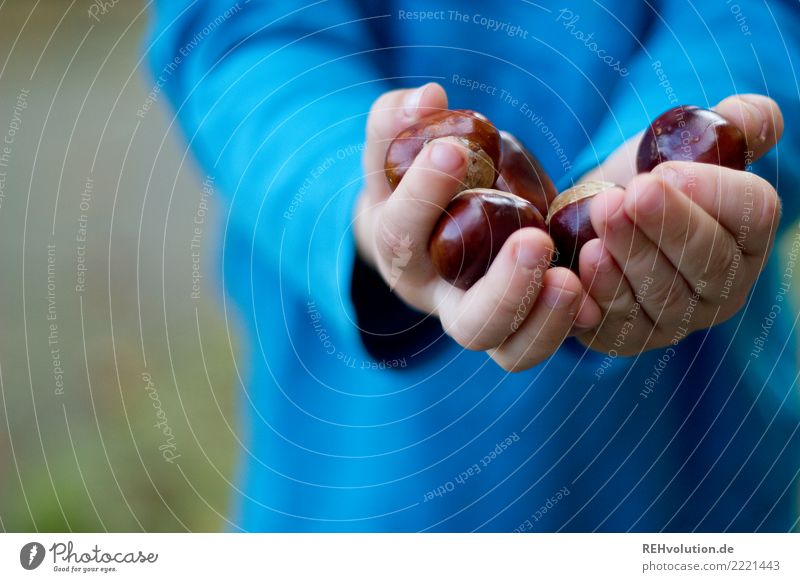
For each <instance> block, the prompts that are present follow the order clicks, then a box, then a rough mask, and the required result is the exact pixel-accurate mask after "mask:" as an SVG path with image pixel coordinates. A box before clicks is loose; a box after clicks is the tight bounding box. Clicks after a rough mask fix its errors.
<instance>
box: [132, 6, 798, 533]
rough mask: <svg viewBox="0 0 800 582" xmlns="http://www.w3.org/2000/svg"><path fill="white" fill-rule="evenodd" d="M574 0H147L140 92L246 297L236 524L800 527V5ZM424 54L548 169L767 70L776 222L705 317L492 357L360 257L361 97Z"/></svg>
mask: <svg viewBox="0 0 800 582" xmlns="http://www.w3.org/2000/svg"><path fill="white" fill-rule="evenodd" d="M572 4H573V7H572V8H570V9H568V10H565V9H563V7H562V6H561V5H558V4H555V5H550V4H549V3H547V2H545V1H544V0H543V1H542V3H541V4H537V3H533V2H527V1H525V2H523V1H522V0H512V1H508V2H492V3H486V2H477V1H461V2H452V1H449V0H441V1H439V2H437V3H435V4H432V3H426V2H422V1H420V0H403V1H402V2H394V1H387V2H367V1H366V0H328V1H325V0H322V1H319V2H313V3H312V2H311V1H310V0H309V3H306V2H295V1H283V2H280V3H278V2H268V1H266V0H249V1H246V0H239V2H238V3H236V2H234V0H206V1H202V0H201V1H191V0H156V2H155V11H154V14H153V27H152V32H151V35H150V37H149V42H148V43H147V45H146V46H145V51H146V52H147V56H148V59H149V62H150V65H151V67H152V71H153V74H154V77H155V78H156V79H157V81H156V98H159V95H161V94H163V95H166V96H168V98H169V100H170V102H171V106H172V111H173V112H174V113H175V115H176V117H177V122H178V123H179V125H180V127H181V128H182V131H183V134H184V136H185V139H186V141H187V142H188V144H189V145H190V147H191V148H192V149H193V151H194V153H195V155H196V157H197V159H198V160H199V163H200V165H201V167H202V169H203V171H204V172H205V173H206V174H208V175H209V176H212V177H213V178H214V182H215V185H216V186H217V189H218V192H219V193H220V197H221V198H222V199H223V200H224V204H223V207H222V208H223V210H222V212H221V215H222V220H221V224H220V228H221V229H224V237H223V247H222V249H223V250H222V252H221V253H220V260H219V266H220V271H221V273H222V277H223V279H222V282H223V284H222V286H223V290H224V293H225V297H227V298H228V299H229V301H227V302H226V304H225V305H226V314H227V315H228V316H229V317H235V318H237V319H239V320H240V321H242V322H243V324H244V325H243V333H244V337H243V340H244V341H243V347H244V349H243V354H242V357H241V358H240V359H239V360H238V362H237V363H238V366H237V369H238V372H239V374H238V376H237V380H238V381H239V382H240V391H241V400H240V422H241V428H240V430H238V431H237V437H238V438H239V439H240V446H239V451H238V454H239V471H238V475H237V479H236V483H235V487H233V488H232V490H231V491H232V496H233V508H234V509H233V510H232V511H231V514H230V517H229V525H228V527H229V529H231V530H240V529H241V530H267V531H276V530H277V531H309V530H312V531H417V530H425V531H472V530H481V531H555V530H559V531H595V530H598V531H627V530H631V531H659V530H665V531H692V530H696V531H722V530H729V531H755V530H757V531H787V530H790V529H793V528H795V529H796V528H797V527H798V476H799V473H798V472H799V471H800V432H799V431H798V429H799V428H800V392H798V386H797V372H798V367H797V348H798V346H797V345H796V336H795V334H794V333H793V330H794V327H795V325H796V318H797V310H796V309H795V308H794V307H793V305H792V297H793V296H794V295H796V293H797V289H796V287H797V286H798V284H800V283H798V282H797V281H795V280H794V274H795V272H796V271H797V265H796V263H795V262H794V261H796V260H797V256H798V249H800V230H798V228H797V226H796V225H795V220H796V218H797V217H798V194H800V166H799V165H798V164H797V161H796V160H797V159H798V158H799V157H800V131H798V128H800V105H799V101H798V95H800V90H799V86H800V83H798V70H797V64H796V63H797V57H798V56H800V51H798V46H799V45H800V39H799V38H798V31H800V10H799V9H798V7H797V4H796V2H790V1H786V2H781V1H771V2H768V3H765V4H764V5H760V4H759V5H758V6H756V5H752V4H749V3H741V4H734V3H731V2H702V3H700V2H688V1H684V0H676V1H669V2H667V1H666V0H664V1H655V2H650V3H647V2H641V3H640V2H629V1H626V0H607V1H606V2H602V3H594V2H573V3H572ZM428 81H437V82H439V83H441V84H442V85H443V86H444V88H445V89H446V90H447V92H448V94H449V97H450V103H451V106H452V107H466V108H471V109H477V110H480V111H482V112H484V113H485V114H486V115H487V116H489V118H490V119H492V120H493V121H494V122H495V124H496V125H498V126H499V127H501V128H504V129H508V130H510V131H512V132H513V133H515V134H516V135H518V136H519V137H520V138H521V139H522V140H523V141H524V142H525V143H526V144H527V145H528V146H529V147H530V148H531V149H532V150H533V151H534V152H535V153H536V154H537V156H538V157H539V158H540V159H541V161H542V163H543V164H544V165H545V167H546V169H547V170H548V171H549V173H550V174H551V175H552V176H553V177H554V179H555V180H556V181H557V182H558V183H559V185H560V186H561V187H563V186H565V185H566V184H569V183H570V181H571V180H573V179H576V178H577V177H579V176H580V175H581V174H582V173H584V172H585V171H587V170H588V169H589V168H591V167H593V166H594V165H596V164H598V163H600V162H602V161H603V160H604V159H605V158H606V156H607V155H608V154H609V153H610V152H611V151H613V150H614V148H616V147H617V146H618V145H619V144H620V143H621V142H622V141H623V140H624V139H626V138H628V137H630V136H631V135H634V134H635V133H636V132H637V131H639V130H641V129H642V128H644V127H645V126H646V125H647V123H648V122H649V121H650V120H651V119H653V118H654V117H655V116H656V115H658V114H659V113H660V112H662V111H663V110H665V109H667V108H669V107H670V106H673V105H676V104H679V103H688V104H695V105H700V106H711V105H713V104H715V103H716V102H717V101H719V100H720V99H721V98H723V97H725V96H727V95H730V94H734V93H742V92H758V93H764V94H769V95H771V96H772V97H773V98H775V99H776V100H777V101H778V103H779V104H780V105H781V107H782V109H783V112H784V114H785V120H786V128H787V130H786V133H785V136H784V138H783V140H782V142H781V143H780V145H779V147H778V148H776V149H775V150H774V151H773V152H771V153H770V154H769V155H768V156H767V157H766V158H764V159H763V160H761V161H760V162H758V163H757V164H756V165H755V171H756V172H757V173H759V174H760V175H762V176H764V177H765V178H767V179H768V180H770V181H772V182H773V184H775V185H776V186H777V188H778V191H779V193H781V195H782V198H783V204H784V214H783V218H782V224H781V232H782V233H785V234H786V236H785V237H784V239H785V240H784V243H785V244H784V245H783V246H779V247H776V251H775V252H774V253H773V256H772V258H771V260H770V263H769V266H768V267H767V269H766V271H765V272H764V273H763V274H762V276H761V277H760V279H759V280H758V282H757V284H756V286H755V288H754V290H753V292H752V294H751V296H750V299H749V301H748V303H747V305H746V307H745V308H744V310H743V311H742V312H741V314H740V315H739V316H737V317H736V318H734V319H733V320H732V321H729V322H728V323H726V324H724V325H722V326H719V327H716V328H714V329H712V330H709V331H705V332H697V333H695V334H693V335H691V336H690V337H688V338H687V339H685V340H684V341H682V342H681V343H679V344H678V345H677V346H676V347H674V348H669V349H667V350H659V351H651V352H647V353H643V354H641V355H639V356H637V357H630V358H624V357H614V356H613V354H612V355H606V354H601V353H596V352H592V351H588V350H586V349H584V348H583V347H582V346H580V345H579V344H577V343H576V342H574V341H573V340H569V341H567V342H566V343H565V344H564V345H563V346H562V347H561V348H560V349H559V351H558V352H557V353H556V354H555V355H554V356H553V357H552V358H550V359H549V360H548V361H546V362H544V363H543V364H541V365H539V366H538V367H536V368H534V369H532V370H529V371H527V372H524V373H519V374H507V373H505V372H504V371H503V370H501V369H500V368H499V367H498V366H496V365H495V364H493V363H492V362H491V361H490V360H489V358H488V357H487V356H486V354H484V353H476V352H469V351H465V350H463V349H461V348H460V347H459V346H457V345H456V344H455V343H454V342H452V341H451V340H450V339H449V338H447V337H446V336H442V333H441V328H440V327H439V326H438V325H437V324H436V322H435V321H431V319H430V318H424V317H421V316H419V315H418V314H415V313H413V312H411V311H410V310H408V309H406V308H405V307H404V306H403V305H402V304H401V303H400V302H399V301H397V299H396V298H394V297H393V296H391V295H390V294H389V293H388V292H387V291H386V289H385V288H383V287H382V286H381V285H380V284H379V283H378V282H376V281H375V280H374V275H373V274H371V273H369V272H366V271H365V268H364V267H363V266H362V265H360V264H358V263H357V261H356V255H355V249H354V241H353V233H352V228H351V227H352V211H353V206H354V201H355V199H356V197H357V195H358V192H359V188H360V185H361V180H362V177H361V168H360V157H361V150H362V148H363V141H364V126H365V121H366V116H367V113H368V111H369V107H370V104H371V103H372V102H373V100H374V99H375V98H376V97H377V96H378V95H380V94H381V93H383V92H385V91H387V90H390V89H393V88H398V87H411V86H417V85H420V84H422V83H424V82H428ZM787 261H790V262H788V263H787ZM787 265H788V266H787ZM354 270H355V271H356V274H355V275H354ZM354 280H355V281H356V282H357V283H358V284H356V285H353V281H354Z"/></svg>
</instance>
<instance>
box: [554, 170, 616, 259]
mask: <svg viewBox="0 0 800 582" xmlns="http://www.w3.org/2000/svg"><path fill="white" fill-rule="evenodd" d="M615 186H617V185H616V184H614V183H612V182H602V181H599V180H598V181H589V182H583V183H582V184H578V185H577V186H573V187H572V188H569V189H568V190H564V191H563V192H562V193H561V194H559V195H558V196H556V198H555V200H553V203H552V204H551V205H550V213H549V214H548V215H547V225H548V226H549V228H550V237H551V238H552V239H553V242H555V244H556V248H557V249H558V255H557V256H556V260H555V264H556V265H558V266H560V267H568V268H570V269H572V270H573V271H575V272H576V273H577V272H578V257H579V256H580V254H581V249H582V248H583V245H585V244H586V243H587V242H589V241H590V240H592V239H595V238H597V233H596V232H595V231H594V227H592V221H591V219H590V217H589V205H590V203H591V201H592V198H594V197H595V195H597V194H599V193H600V192H602V191H603V190H608V189H609V188H613V187H615Z"/></svg>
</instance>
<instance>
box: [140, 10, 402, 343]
mask: <svg viewBox="0 0 800 582" xmlns="http://www.w3.org/2000/svg"><path fill="white" fill-rule="evenodd" d="M153 16H154V21H153V24H152V29H151V33H150V36H149V45H148V46H147V47H146V51H147V52H148V58H149V61H150V66H151V69H152V71H153V75H154V78H155V79H156V90H157V91H158V92H163V93H165V94H166V96H167V97H168V99H169V101H170V102H171V104H172V107H173V109H174V110H175V114H176V117H177V120H178V123H179V125H180V127H181V129H182V130H183V133H184V134H185V138H186V140H187V142H188V143H189V145H190V146H191V147H192V149H193V151H194V153H195V156H196V157H197V159H198V160H199V163H200V165H201V166H202V169H203V171H204V172H206V173H207V174H208V175H211V176H213V177H214V178H215V184H216V185H217V187H218V189H219V191H220V192H221V193H222V195H223V196H224V197H225V201H226V208H225V210H226V211H227V213H226V214H227V215H226V216H225V221H226V224H225V231H226V244H227V243H228V239H229V237H230V238H232V237H231V236H230V235H231V232H232V231H233V232H235V233H236V234H237V236H238V237H239V239H240V240H244V241H245V244H248V245H249V244H251V245H252V248H250V252H251V254H252V256H253V257H257V260H258V267H257V268H258V269H263V271H262V272H261V275H259V276H267V277H274V278H273V279H272V282H271V284H273V285H275V286H276V287H277V286H278V285H280V286H281V297H284V296H287V295H288V296H292V297H295V298H302V300H305V298H306V297H307V296H308V295H309V294H313V297H314V301H315V302H316V303H317V305H318V307H319V308H320V309H321V310H323V311H325V312H326V314H328V315H330V314H332V313H336V314H341V312H342V310H343V309H344V310H350V309H351V306H350V305H349V301H348V297H349V295H348V293H349V288H350V277H351V275H352V264H353V260H354V256H355V248H354V242H353V237H352V234H351V219H352V216H351V214H352V209H353V204H354V201H355V198H356V196H357V193H358V190H359V187H360V180H361V174H362V172H361V150H362V149H363V141H364V128H365V123H366V116H367V113H368V110H369V107H370V105H371V104H372V101H373V100H374V99H375V98H376V97H377V96H378V95H379V94H380V93H382V92H384V91H385V90H387V88H388V87H387V86H386V85H387V83H386V82H385V81H383V79H384V78H385V77H384V75H381V74H379V73H378V71H377V70H376V68H375V67H374V66H373V64H372V62H371V58H370V56H369V52H368V51H369V49H371V48H372V47H370V46H368V45H369V43H370V34H369V31H368V28H367V24H366V22H365V20H368V19H363V18H361V17H360V15H359V14H357V13H356V11H355V10H354V9H353V7H352V5H351V4H350V3H349V2H335V3H334V2H317V3H312V4H309V3H306V2H294V1H284V2H280V3H278V2H271V1H267V0H239V2H235V1H234V0H205V1H196V0H195V1H191V0H156V1H155V11H154V15H153ZM326 307H328V308H329V309H328V310H327V311H326ZM277 315H278V314H276V316H277ZM329 323H330V325H331V326H337V325H340V326H342V327H343V328H348V327H352V326H347V325H345V324H346V317H338V316H337V317H333V316H332V317H330V319H329Z"/></svg>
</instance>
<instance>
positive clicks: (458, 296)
mask: <svg viewBox="0 0 800 582" xmlns="http://www.w3.org/2000/svg"><path fill="white" fill-rule="evenodd" d="M446 107H447V96H446V94H445V92H444V90H443V89H442V87H440V86H439V85H436V84H433V83H432V84H428V85H425V86H423V87H421V88H419V89H416V90H399V91H392V92H389V93H386V94H384V95H383V96H381V97H380V98H379V99H378V100H377V101H376V102H375V104H374V105H373V107H372V110H371V112H370V116H369V120H368V122H367V147H366V151H365V152H364V172H365V186H364V191H363V192H362V193H361V196H360V199H359V203H358V207H357V209H356V218H355V232H356V240H357V244H358V249H359V253H360V254H361V255H362V258H363V259H364V260H365V261H367V262H368V263H369V264H371V265H372V266H373V267H375V268H376V269H377V270H378V271H379V272H380V273H381V275H382V276H383V278H384V280H385V281H386V282H387V284H388V285H389V286H390V287H392V289H393V290H394V292H395V293H397V294H398V295H399V296H400V297H401V298H402V299H403V300H404V301H406V302H407V303H408V304H409V305H411V306H413V307H415V308H417V309H419V310H421V311H423V312H426V313H431V314H434V315H437V316H438V317H439V319H440V320H441V322H442V326H443V327H444V329H445V331H446V332H447V333H448V334H449V335H450V336H451V337H453V338H454V339H455V340H456V341H457V342H458V343H459V344H460V345H462V346H464V347H465V348H468V349H471V350H483V351H487V352H488V353H489V354H490V356H491V357H492V358H493V359H494V360H495V361H496V362H497V363H498V364H500V365H501V366H502V367H503V368H505V369H506V370H513V371H518V370H524V369H527V368H530V367H531V366H534V365H536V364H537V363H539V362H541V361H542V360H544V359H546V358H548V357H549V356H550V355H551V354H552V353H553V352H554V351H555V350H556V349H557V348H558V346H559V345H560V344H561V342H562V341H563V340H564V338H565V337H567V336H568V335H569V334H570V333H571V330H572V329H573V326H576V328H583V329H587V328H590V327H593V326H596V325H597V324H598V323H599V321H600V310H599V308H598V306H597V305H596V304H595V302H594V301H593V300H592V299H591V298H589V297H588V296H587V294H586V292H585V291H584V289H583V286H582V285H581V282H580V280H579V279H578V277H577V276H576V275H575V274H574V273H572V272H571V271H569V270H567V269H563V268H555V269H548V266H549V264H550V258H551V254H552V249H553V242H552V241H551V240H550V237H549V236H548V235H547V234H546V233H545V232H543V231H541V230H537V229H533V228H525V229H521V230H519V231H517V232H515V233H514V234H513V235H512V236H511V237H510V238H509V239H508V240H507V241H506V243H505V244H504V245H503V248H502V249H501V251H500V253H499V254H498V255H497V257H496V258H495V260H494V262H493V263H492V266H491V268H490V269H489V272H488V273H487V274H486V276H485V277H483V278H482V279H480V280H479V281H478V282H477V283H476V284H475V285H473V287H472V288H470V289H469V290H468V291H462V290H460V289H458V288H456V287H453V286H451V285H450V284H448V283H446V282H445V281H444V280H443V279H441V278H440V277H439V276H438V275H437V274H436V272H435V271H434V268H433V266H432V264H431V261H430V257H429V255H428V240H429V238H430V235H431V232H432V230H433V227H434V225H435V224H436V221H437V220H438V219H439V216H440V215H441V214H442V212H443V209H444V208H445V207H446V206H447V204H448V203H449V202H450V200H451V199H452V198H453V196H455V195H456V194H457V193H458V191H459V190H460V189H461V181H462V180H463V178H464V173H465V170H466V151H465V150H464V149H462V148H460V147H459V146H457V145H453V144H452V143H440V142H431V143H430V144H429V145H428V146H426V147H425V148H424V149H423V150H422V152H421V153H420V154H419V156H418V157H417V159H416V161H415V162H414V164H413V166H412V167H411V168H410V169H409V170H408V172H407V173H406V175H405V177H404V178H403V180H402V181H401V182H400V184H399V185H398V187H397V189H396V190H395V191H394V192H391V191H390V189H389V185H388V183H387V181H386V178H385V176H384V173H383V162H384V157H385V155H386V148H387V146H388V145H389V142H390V141H391V140H392V138H394V136H395V135H396V134H397V133H398V132H399V131H400V130H401V129H403V128H405V127H407V126H409V125H411V124H413V123H415V122H416V121H418V120H419V119H421V118H422V117H424V116H425V115H428V114H430V113H432V112H434V111H437V110H440V109H443V108H446Z"/></svg>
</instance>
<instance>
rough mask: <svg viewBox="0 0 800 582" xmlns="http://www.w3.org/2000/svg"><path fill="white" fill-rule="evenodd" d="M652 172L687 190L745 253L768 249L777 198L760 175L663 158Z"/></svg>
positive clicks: (759, 253)
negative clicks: (661, 162) (668, 160)
mask: <svg viewBox="0 0 800 582" xmlns="http://www.w3.org/2000/svg"><path fill="white" fill-rule="evenodd" d="M652 174H653V175H654V176H659V177H661V178H662V179H663V180H664V181H665V182H666V183H668V184H670V185H671V186H673V187H674V188H676V189H678V190H680V191H681V192H684V193H685V194H688V195H689V197H690V198H691V199H692V201H693V202H694V203H695V204H697V205H698V206H700V207H701V208H702V209H703V210H705V211H706V212H707V213H708V214H709V216H711V217H712V218H713V219H714V220H717V221H718V222H719V223H720V224H721V225H722V226H723V227H724V228H725V229H726V230H727V231H728V232H729V233H730V234H731V236H732V237H733V238H734V240H735V241H736V243H737V244H738V245H739V247H740V248H741V249H742V252H744V253H745V254H747V255H751V256H757V257H763V256H764V254H765V253H767V252H768V251H769V250H770V248H771V246H772V243H773V240H774V237H775V230H776V229H777V227H778V222H779V220H780V201H779V199H778V193H777V192H776V191H775V189H774V188H773V187H772V185H771V184H770V183H769V182H767V181H766V180H764V179H763V178H761V177H760V176H757V175H755V174H753V173H752V172H740V171H737V170H732V169H730V168H722V167H719V166H712V165H710V164H693V163H691V162H665V163H663V164H661V165H659V166H658V167H657V168H655V169H654V170H653V172H652Z"/></svg>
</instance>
